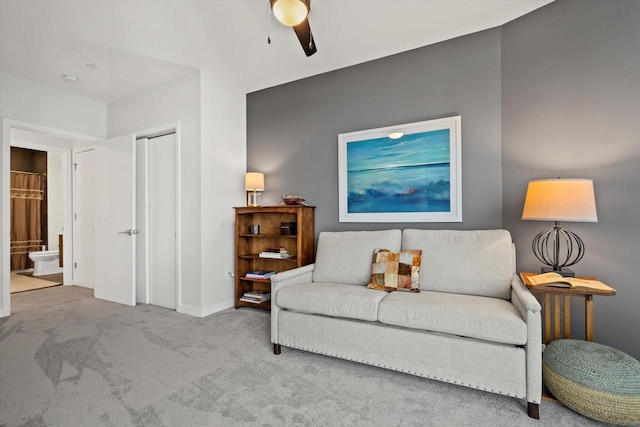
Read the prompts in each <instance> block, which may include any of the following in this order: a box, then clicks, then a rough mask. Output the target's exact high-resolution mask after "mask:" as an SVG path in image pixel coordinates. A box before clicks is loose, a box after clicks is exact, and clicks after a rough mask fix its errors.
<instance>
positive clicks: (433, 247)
mask: <svg viewBox="0 0 640 427" xmlns="http://www.w3.org/2000/svg"><path fill="white" fill-rule="evenodd" d="M402 247H403V248H407V249H422V257H423V259H424V261H423V262H422V267H421V269H420V288H421V289H422V290H426V291H440V292H451V293H457V294H467V295H480V296H487V297H495V298H503V299H509V297H510V294H511V278H512V277H513V274H514V271H515V269H514V265H513V262H514V261H513V245H512V243H511V234H509V232H508V231H507V230H465V231H458V230H455V231H454V230H404V232H403V234H402Z"/></svg>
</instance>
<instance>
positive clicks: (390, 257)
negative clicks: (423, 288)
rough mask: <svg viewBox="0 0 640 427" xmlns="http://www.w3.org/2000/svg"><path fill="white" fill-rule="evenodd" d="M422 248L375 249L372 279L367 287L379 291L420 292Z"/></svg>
mask: <svg viewBox="0 0 640 427" xmlns="http://www.w3.org/2000/svg"><path fill="white" fill-rule="evenodd" d="M421 254H422V251H421V250H416V251H402V252H396V251H390V250H389V249H376V250H375V251H373V263H372V264H371V279H370V280H369V284H368V285H367V288H369V289H376V290H379V291H405V292H420V275H419V273H420V260H421V256H420V255H421Z"/></svg>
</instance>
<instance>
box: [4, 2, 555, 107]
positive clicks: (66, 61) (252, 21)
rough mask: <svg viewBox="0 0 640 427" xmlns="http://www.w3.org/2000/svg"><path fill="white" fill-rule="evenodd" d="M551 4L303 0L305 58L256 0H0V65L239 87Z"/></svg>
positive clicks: (92, 86)
mask: <svg viewBox="0 0 640 427" xmlns="http://www.w3.org/2000/svg"><path fill="white" fill-rule="evenodd" d="M551 1H552V0H313V2H312V10H311V14H310V15H309V21H310V23H311V28H312V30H313V34H314V37H315V39H316V43H317V46H318V53H316V54H315V55H314V56H311V57H309V58H307V57H306V56H305V55H304V53H303V51H302V48H301V47H300V45H299V43H298V40H297V38H296V36H295V34H294V33H293V30H292V29H290V28H286V27H283V26H282V25H280V24H279V23H278V22H277V21H275V20H274V19H273V18H272V20H271V38H272V40H273V41H272V43H271V44H270V45H269V44H267V34H268V33H269V25H268V16H269V15H268V10H269V8H268V4H269V2H268V0H175V1H172V0H136V1H133V0H83V1H79V0H30V1H24V0H0V69H1V70H2V71H5V72H7V73H10V74H14V75H17V76H20V77H23V78H26V79H29V80H34V81H37V82H40V83H43V84H46V85H50V86H54V87H58V88H61V89H64V90H67V91H71V92H73V93H76V94H78V95H81V96H84V97H87V98H91V99H94V100H97V101H100V102H104V103H110V102H113V101H115V100H118V99H121V98H123V97H126V96H129V95H132V94H134V93H136V92H139V91H141V90H144V89H146V88H149V87H152V86H154V85H157V84H160V83H163V82H166V81H169V80H172V79H174V78H176V77H179V76H181V75H184V74H186V73H189V72H192V71H193V70H195V69H204V70H207V72H213V73H214V74H215V75H216V77H217V78H218V79H220V80H221V81H222V82H224V83H225V84H230V85H234V86H235V87H237V88H238V89H239V90H242V91H243V92H251V91H255V90H258V89H263V88H266V87H271V86H274V85H278V84H282V83H286V82H289V81H293V80H297V79H300V78H304V77H308V76H312V75H316V74H320V73H324V72H327V71H331V70H335V69H338V68H343V67H347V66H350V65H354V64H358V63H362V62H366V61H370V60H373V59H376V58H381V57H384V56H388V55H392V54H395V53H398V52H403V51H407V50H410V49H414V48H417V47H421V46H426V45H429V44H433V43H437V42H439V41H442V40H447V39H451V38H454V37H458V36H462V35H465V34H470V33H473V32H476V31H481V30H484V29H487V28H492V27H495V26H498V25H502V24H504V23H506V22H509V21H511V20H513V19H515V18H517V17H519V16H522V15H524V14H526V13H529V12H531V11H532V10H535V9H537V8H539V7H541V6H543V5H545V4H547V3H550V2H551ZM87 63H90V64H95V65H96V66H97V69H89V68H87V67H86V64H87ZM62 74H72V75H75V76H77V77H79V78H80V82H79V83H77V84H71V83H67V82H65V81H64V80H63V79H62Z"/></svg>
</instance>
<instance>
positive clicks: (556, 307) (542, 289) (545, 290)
mask: <svg viewBox="0 0 640 427" xmlns="http://www.w3.org/2000/svg"><path fill="white" fill-rule="evenodd" d="M536 274H538V273H530V272H522V273H520V278H521V279H522V282H523V283H524V284H525V285H526V286H527V288H529V289H530V290H531V291H532V292H536V293H537V292H539V293H541V294H543V295H544V342H545V344H549V343H550V342H551V341H553V340H557V339H560V325H561V323H563V324H564V327H563V329H564V338H571V297H572V296H582V297H584V315H585V338H586V340H587V341H593V296H594V295H603V296H609V295H615V294H616V290H615V289H613V288H611V290H606V291H603V290H600V289H571V288H558V287H555V286H547V285H538V286H531V282H529V277H530V276H535V275H536ZM577 279H587V280H596V279H595V278H593V277H577ZM552 295H553V340H552V339H551V296H552ZM562 305H564V310H563V311H561V306H562ZM561 317H563V319H562V320H561Z"/></svg>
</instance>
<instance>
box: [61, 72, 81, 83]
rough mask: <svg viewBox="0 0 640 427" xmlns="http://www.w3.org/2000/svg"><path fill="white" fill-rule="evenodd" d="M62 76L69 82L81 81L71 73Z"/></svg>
mask: <svg viewBox="0 0 640 427" xmlns="http://www.w3.org/2000/svg"><path fill="white" fill-rule="evenodd" d="M62 78H63V79H64V81H65V82H67V83H78V82H79V81H80V79H79V78H77V77H76V76H72V75H71V74H63V75H62Z"/></svg>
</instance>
